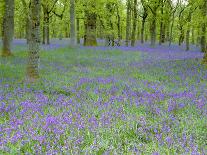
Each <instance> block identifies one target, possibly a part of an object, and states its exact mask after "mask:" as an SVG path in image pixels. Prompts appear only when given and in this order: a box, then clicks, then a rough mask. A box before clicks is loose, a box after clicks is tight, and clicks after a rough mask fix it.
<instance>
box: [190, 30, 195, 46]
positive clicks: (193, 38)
mask: <svg viewBox="0 0 207 155" xmlns="http://www.w3.org/2000/svg"><path fill="white" fill-rule="evenodd" d="M191 32H192V36H191V43H192V44H193V45H194V44H195V30H194V28H192V30H191Z"/></svg>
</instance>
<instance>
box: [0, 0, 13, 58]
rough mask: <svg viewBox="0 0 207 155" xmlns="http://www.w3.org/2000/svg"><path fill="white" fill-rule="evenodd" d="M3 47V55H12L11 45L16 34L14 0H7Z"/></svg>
mask: <svg viewBox="0 0 207 155" xmlns="http://www.w3.org/2000/svg"><path fill="white" fill-rule="evenodd" d="M2 31H3V33H2V34H3V36H2V37H3V38H2V39H3V47H2V56H4V57H7V56H11V55H12V52H11V45H12V40H13V36H14V0H6V1H5V10H4V16H3V30H2Z"/></svg>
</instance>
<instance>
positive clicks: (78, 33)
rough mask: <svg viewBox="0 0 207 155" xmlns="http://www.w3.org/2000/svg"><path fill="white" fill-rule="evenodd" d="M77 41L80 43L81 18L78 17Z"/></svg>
mask: <svg viewBox="0 0 207 155" xmlns="http://www.w3.org/2000/svg"><path fill="white" fill-rule="evenodd" d="M77 43H78V44H80V19H79V18H77Z"/></svg>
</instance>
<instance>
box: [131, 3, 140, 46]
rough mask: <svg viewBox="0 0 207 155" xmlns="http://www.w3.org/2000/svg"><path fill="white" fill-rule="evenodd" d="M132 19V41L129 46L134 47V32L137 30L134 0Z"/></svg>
mask: <svg viewBox="0 0 207 155" xmlns="http://www.w3.org/2000/svg"><path fill="white" fill-rule="evenodd" d="M133 6H134V9H133V13H134V18H133V26H132V41H131V46H135V39H136V37H135V36H136V30H137V11H138V10H137V0H134V4H133Z"/></svg>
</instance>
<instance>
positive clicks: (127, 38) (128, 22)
mask: <svg viewBox="0 0 207 155" xmlns="http://www.w3.org/2000/svg"><path fill="white" fill-rule="evenodd" d="M130 30H131V0H127V19H126V46H129V38H130Z"/></svg>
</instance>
